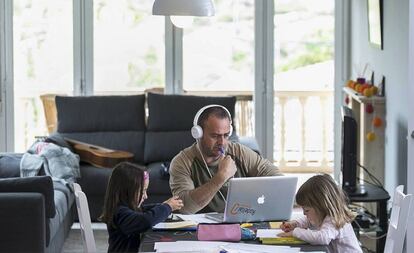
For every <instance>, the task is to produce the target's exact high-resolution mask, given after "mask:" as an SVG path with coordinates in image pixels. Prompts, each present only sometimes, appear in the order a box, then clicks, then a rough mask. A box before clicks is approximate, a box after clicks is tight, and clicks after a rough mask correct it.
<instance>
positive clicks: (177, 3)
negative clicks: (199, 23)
mask: <svg viewBox="0 0 414 253" xmlns="http://www.w3.org/2000/svg"><path fill="white" fill-rule="evenodd" d="M152 14H153V15H163V16H213V15H214V5H213V1H212V0H155V1H154V5H153V7H152Z"/></svg>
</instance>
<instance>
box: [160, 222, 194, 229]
mask: <svg viewBox="0 0 414 253" xmlns="http://www.w3.org/2000/svg"><path fill="white" fill-rule="evenodd" d="M197 225H198V223H197V222H194V221H177V222H160V223H158V224H157V225H155V226H154V227H153V228H154V229H177V228H189V227H195V226H197Z"/></svg>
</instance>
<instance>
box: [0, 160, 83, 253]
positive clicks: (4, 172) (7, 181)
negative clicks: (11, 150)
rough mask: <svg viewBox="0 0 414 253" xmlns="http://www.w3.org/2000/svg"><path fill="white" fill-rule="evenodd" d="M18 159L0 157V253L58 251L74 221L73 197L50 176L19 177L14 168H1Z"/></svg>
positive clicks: (67, 189) (74, 205) (16, 161)
mask: <svg viewBox="0 0 414 253" xmlns="http://www.w3.org/2000/svg"><path fill="white" fill-rule="evenodd" d="M19 159H21V155H14V154H0V175H1V177H3V178H1V179H0V207H1V208H0V252H33V253H37V252H60V251H61V250H62V247H63V244H64V241H65V239H66V237H67V235H68V234H69V231H70V228H71V226H72V224H73V220H74V214H75V210H76V204H75V201H74V195H73V193H72V192H71V191H70V189H69V188H68V187H67V186H66V185H63V184H62V183H60V182H52V179H51V177H49V176H35V177H26V178H20V177H18V174H19V171H18V170H17V172H16V170H15V169H14V168H15V167H10V166H9V167H4V166H3V165H4V164H8V165H10V164H13V163H18V162H19ZM16 173H17V177H8V176H16Z"/></svg>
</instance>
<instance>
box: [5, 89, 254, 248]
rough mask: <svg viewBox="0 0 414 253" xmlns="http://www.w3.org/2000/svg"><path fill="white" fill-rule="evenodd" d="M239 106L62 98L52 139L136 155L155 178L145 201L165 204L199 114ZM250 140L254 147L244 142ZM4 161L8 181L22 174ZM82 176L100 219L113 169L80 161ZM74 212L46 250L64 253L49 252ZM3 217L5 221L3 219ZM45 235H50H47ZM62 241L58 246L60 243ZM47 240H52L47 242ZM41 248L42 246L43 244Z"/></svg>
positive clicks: (197, 100)
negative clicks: (173, 167)
mask: <svg viewBox="0 0 414 253" xmlns="http://www.w3.org/2000/svg"><path fill="white" fill-rule="evenodd" d="M235 103H236V98H235V97H200V96H182V95H161V94H152V93H149V94H148V95H147V96H145V95H133V96H91V97H59V96H58V97H56V109H57V112H58V128H57V132H56V133H54V134H52V135H51V136H49V138H48V139H47V141H50V142H54V143H55V144H58V145H60V146H66V147H68V148H71V147H70V146H69V144H68V143H67V142H65V140H64V137H68V138H72V139H76V140H79V141H83V142H86V143H90V144H95V145H99V146H103V147H107V148H111V149H116V150H125V151H129V152H131V153H133V154H134V162H136V163H138V164H142V165H145V166H146V167H147V169H148V171H149V174H150V185H149V189H148V195H149V198H148V199H147V200H146V203H148V204H149V203H157V202H162V201H164V200H166V199H168V198H169V197H171V191H170V187H169V173H168V166H169V162H170V161H171V159H172V158H173V157H174V156H175V155H176V154H177V153H178V152H179V151H181V150H182V149H184V148H186V147H188V146H190V145H191V144H193V143H194V139H193V138H192V137H191V133H190V129H191V127H192V125H193V118H194V115H195V114H196V112H197V111H198V110H199V109H200V108H201V107H203V106H205V105H208V104H220V105H223V106H225V107H227V108H228V109H229V111H230V113H231V114H232V115H233V117H234V111H235ZM236 132H237V129H235V131H233V133H234V134H233V135H232V136H231V138H232V140H235V141H238V140H239V138H238V136H237V134H236ZM246 140H248V141H249V143H247V142H245V141H246ZM240 141H241V142H242V143H244V144H249V146H250V147H252V148H253V149H256V150H257V144H256V143H255V141H254V139H253V141H252V139H248V138H247V139H246V138H240ZM252 144H253V145H252ZM1 161H2V159H0V170H1V171H2V172H3V174H4V175H5V177H7V176H13V173H16V171H17V173H18V168H19V159H18V158H16V159H14V160H10V159H9V160H7V159H4V157H3V162H1ZM80 172H81V178H79V179H78V183H79V184H80V185H81V187H82V189H83V191H84V192H85V194H86V196H87V197H88V203H89V210H90V213H91V219H92V220H95V221H96V220H97V219H98V217H99V216H100V214H101V212H102V207H103V202H104V195H105V191H106V186H107V182H108V179H109V176H110V174H111V172H112V169H111V168H97V167H94V166H92V165H90V164H87V163H81V167H80ZM15 176H16V175H15ZM17 176H18V174H17ZM16 180H20V179H16ZM0 184H1V183H0ZM10 192H11V191H10ZM8 194H9V193H8ZM10 194H11V193H10ZM54 194H55V198H56V196H57V195H62V194H61V193H60V191H59V190H58V189H56V186H55V188H54ZM67 196H69V197H68V201H69V202H68V209H71V208H73V204H72V198H73V196H72V195H71V194H70V193H69V194H68V195H67ZM8 198H15V201H18V200H19V197H18V196H16V195H13V194H12V195H11V196H8ZM38 198H39V196H38ZM59 201H61V200H55V205H56V206H59V205H58V204H56V203H58V202H59ZM15 205H16V208H17V207H18V206H19V202H16V204H15ZM2 206H3V205H2ZM2 212H8V214H7V215H8V216H10V217H14V219H18V215H16V216H17V217H16V216H14V215H13V212H12V210H8V211H6V210H4V211H2ZM59 214H60V213H59ZM71 214H72V213H71V212H69V211H68V212H67V213H66V215H64V217H63V218H62V217H61V218H60V221H61V223H60V224H57V223H53V224H54V227H53V228H51V231H52V230H53V231H55V230H58V232H59V236H58V237H56V239H53V238H54V237H52V239H51V240H50V245H52V246H48V245H49V244H47V243H45V246H44V247H45V251H49V252H59V250H49V248H50V249H52V248H51V247H54V249H58V247H55V246H53V245H55V242H56V244H57V245H59V246H61V245H63V238H64V236H65V234H66V229H67V225H69V224H72V223H71V222H72V220H70V218H71V217H70V216H69V215H71ZM8 216H5V217H8ZM0 217H3V215H1V216H0ZM37 217H38V218H36V219H37V225H36V224H30V225H28V226H30V227H32V226H33V229H34V228H35V227H36V228H37V226H40V225H39V224H43V221H42V220H41V219H40V218H39V217H43V216H42V215H41V214H40V215H38V216H37ZM45 219H46V218H45ZM49 219H50V218H49ZM32 221H33V220H32ZM46 221H47V219H46ZM46 221H45V222H46ZM45 224H46V225H45V228H42V227H39V228H38V229H40V230H42V229H45V230H46V229H47V223H45ZM49 226H50V225H49ZM50 227H51V226H50ZM2 229H3V228H0V237H2V235H3V233H6V231H2ZM60 231H62V232H60ZM46 232H47V231H46ZM50 234H52V232H51V233H50ZM45 236H47V233H46V235H45ZM58 238H59V240H60V241H59V243H57V242H58ZM15 239H16V240H18V239H21V241H22V242H25V241H26V239H22V238H21V237H19V236H16V238H15ZM27 240H31V239H27ZM54 240H56V241H54ZM45 241H46V242H47V238H46V239H45ZM60 243H61V244H60ZM39 245H42V243H41V242H40V243H39ZM39 245H38V246H39ZM2 248H3V246H2V245H1V243H0V252H3V250H2ZM40 248H41V247H40V246H39V249H40ZM4 252H7V251H4ZM36 252H37V251H36ZM38 252H42V251H41V250H40V251H38Z"/></svg>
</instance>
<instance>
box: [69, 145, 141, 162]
mask: <svg viewBox="0 0 414 253" xmlns="http://www.w3.org/2000/svg"><path fill="white" fill-rule="evenodd" d="M65 140H66V141H67V142H68V143H69V144H70V145H71V146H72V148H73V149H74V150H75V153H76V154H78V155H79V157H80V160H81V161H82V162H87V163H90V164H92V165H94V166H96V167H100V168H113V167H115V165H117V164H118V163H120V162H123V161H132V160H133V158H134V155H133V154H132V153H130V152H127V151H121V150H113V149H109V148H104V147H101V146H98V145H92V144H89V143H85V142H81V141H77V140H73V139H70V138H65Z"/></svg>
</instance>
